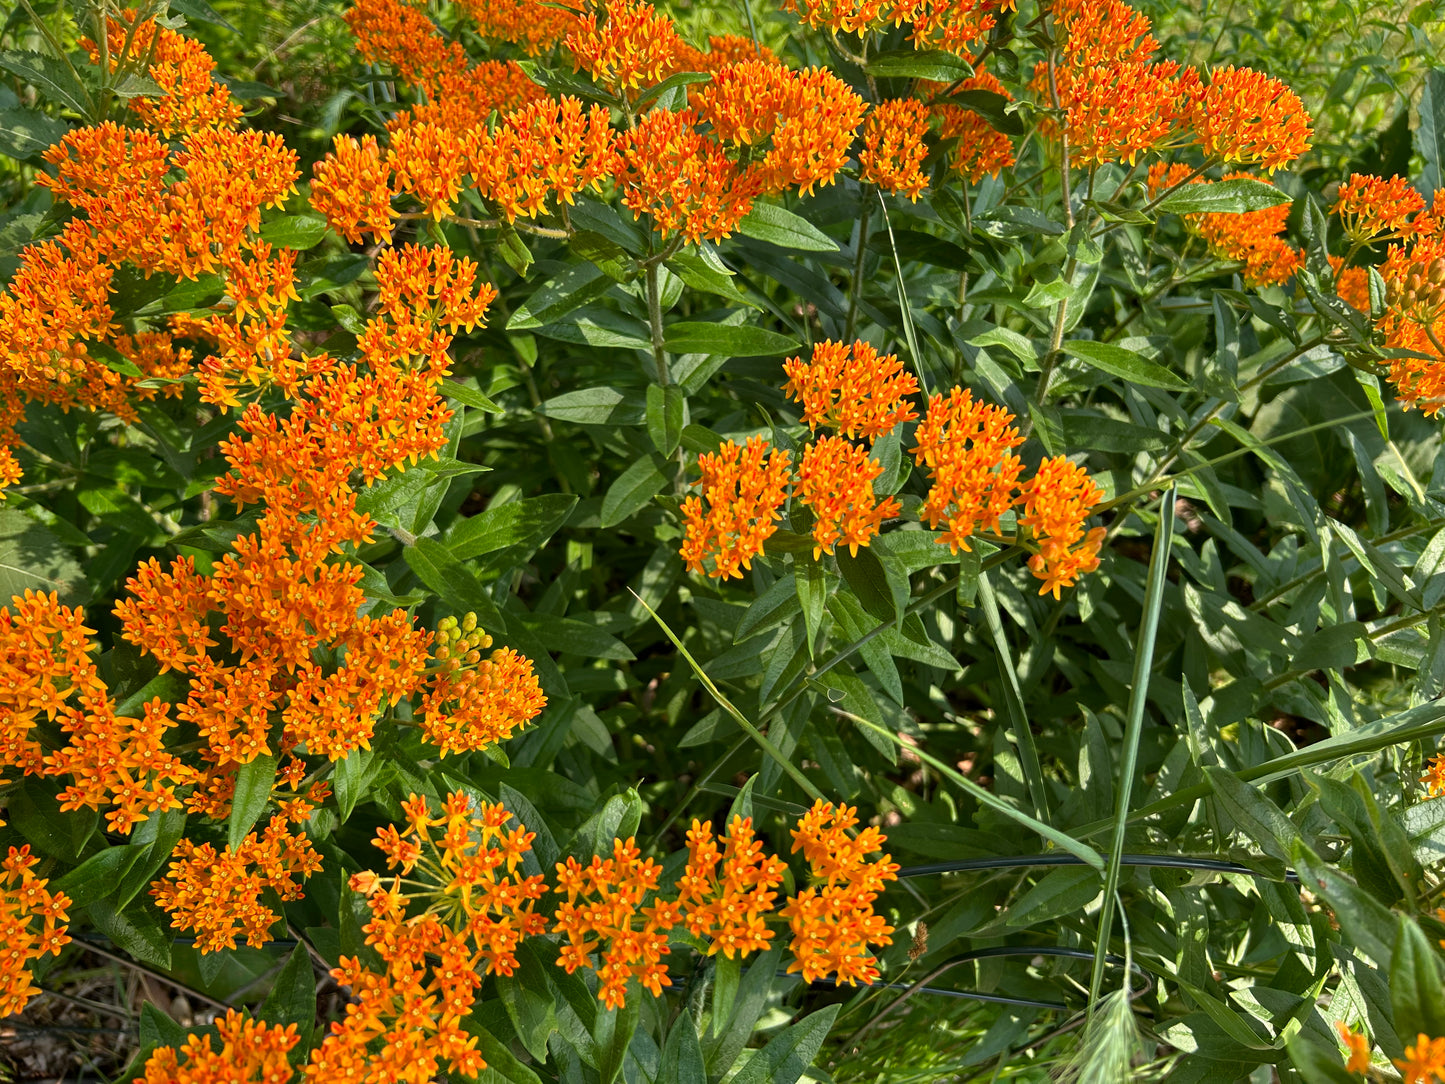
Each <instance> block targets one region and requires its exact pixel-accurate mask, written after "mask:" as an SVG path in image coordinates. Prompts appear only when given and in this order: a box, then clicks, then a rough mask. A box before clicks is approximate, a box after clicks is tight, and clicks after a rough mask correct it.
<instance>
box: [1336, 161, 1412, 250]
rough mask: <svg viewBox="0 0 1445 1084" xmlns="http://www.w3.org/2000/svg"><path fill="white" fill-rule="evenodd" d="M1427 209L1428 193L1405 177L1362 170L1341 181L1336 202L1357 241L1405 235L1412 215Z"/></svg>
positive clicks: (1338, 210)
mask: <svg viewBox="0 0 1445 1084" xmlns="http://www.w3.org/2000/svg"><path fill="white" fill-rule="evenodd" d="M1424 209H1425V197H1424V196H1422V195H1420V193H1419V192H1416V191H1415V189H1414V188H1412V187H1410V182H1409V181H1407V180H1406V179H1405V178H1404V177H1398V176H1397V177H1391V178H1390V179H1389V180H1388V181H1387V180H1385V179H1383V178H1381V177H1372V176H1367V175H1364V174H1359V173H1352V174H1350V179H1349V180H1348V181H1347V182H1346V183H1344V184H1342V185H1340V193H1339V196H1338V198H1336V200H1335V205H1334V206H1333V207H1332V208H1330V210H1332V211H1333V212H1334V213H1335V214H1337V215H1339V216H1340V219H1341V221H1342V222H1343V223H1344V227H1345V233H1346V235H1347V236H1349V237H1350V238H1351V239H1352V240H1355V241H1369V240H1371V239H1373V238H1375V237H1376V235H1377V234H1382V233H1383V234H1388V235H1389V236H1391V237H1403V236H1405V235H1407V234H1408V233H1410V232H1411V223H1410V219H1411V218H1412V217H1413V216H1414V215H1416V214H1417V213H1419V212H1420V211H1423V210H1424Z"/></svg>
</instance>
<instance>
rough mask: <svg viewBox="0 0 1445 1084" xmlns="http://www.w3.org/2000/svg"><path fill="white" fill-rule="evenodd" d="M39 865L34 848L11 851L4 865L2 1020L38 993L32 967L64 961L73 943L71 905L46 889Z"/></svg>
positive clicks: (0, 884)
mask: <svg viewBox="0 0 1445 1084" xmlns="http://www.w3.org/2000/svg"><path fill="white" fill-rule="evenodd" d="M39 864H40V860H39V859H38V858H34V857H32V856H31V854H30V845H29V844H26V845H25V846H23V847H18V848H17V847H11V848H10V853H9V854H8V855H7V856H6V858H5V861H4V862H0V870H3V871H4V874H3V876H0V1017H5V1016H9V1015H10V1014H12V1013H17V1012H19V1011H20V1010H21V1009H23V1008H25V1006H26V1004H27V1003H28V1002H29V1001H30V999H31V998H32V997H34V996H35V994H36V993H37V992H38V990H37V988H36V986H35V982H34V980H33V979H32V978H31V976H30V968H29V963H30V961H31V960H38V959H40V957H42V956H45V955H47V954H50V953H53V954H55V955H59V953H60V950H61V949H62V948H64V947H65V946H66V945H67V944H69V943H70V935H69V934H68V933H66V927H65V923H66V919H67V918H68V917H69V916H68V914H67V911H66V909H67V908H68V907H69V906H70V899H69V898H68V897H67V896H66V895H65V893H63V892H50V891H48V890H47V889H46V887H45V886H46V885H47V884H49V883H50V882H49V881H47V880H46V879H45V878H44V877H37V876H35V873H34V869H35V867H36V866H37V865H39ZM37 920H38V922H39V928H38V929H37V928H36V924H37Z"/></svg>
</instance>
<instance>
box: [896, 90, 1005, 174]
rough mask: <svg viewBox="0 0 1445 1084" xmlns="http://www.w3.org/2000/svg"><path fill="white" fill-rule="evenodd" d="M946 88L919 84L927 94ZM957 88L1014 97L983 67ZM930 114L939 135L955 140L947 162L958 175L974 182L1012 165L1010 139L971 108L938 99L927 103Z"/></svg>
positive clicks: (931, 95)
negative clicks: (935, 122)
mask: <svg viewBox="0 0 1445 1084" xmlns="http://www.w3.org/2000/svg"><path fill="white" fill-rule="evenodd" d="M946 89H948V88H947V87H946V86H945V85H944V84H943V83H930V82H927V81H920V82H919V84H918V90H919V93H921V94H927V95H929V96H930V97H933V96H936V95H939V94H942V93H943V91H945V90H946ZM958 90H959V91H960V92H967V91H971V90H982V91H987V92H988V93H990V94H997V95H1000V96H1001V97H1003V98H1005V99H1012V97H1013V95H1011V94H1009V92H1008V91H1007V90H1006V89H1005V88H1004V85H1003V84H1002V83H1000V82H999V81H998V80H997V79H996V78H994V76H993V74H992V73H991V72H988V71H985V70H984V69H982V68H979V69H977V70H976V71H975V72H974V74H973V75H971V76H970V77H969V78H967V79H965V80H963V82H961V83H959V84H958ZM929 113H930V116H933V117H937V118H938V120H939V129H938V134H939V136H941V137H942V138H943V139H951V140H954V147H953V156H952V158H951V159H950V161H949V164H950V165H951V166H952V168H953V171H954V172H955V173H957V174H958V175H959V176H961V177H967V178H968V180H969V181H970V182H971V183H973V184H977V183H978V182H979V181H980V180H982V179H983V177H984V176H985V175H991V176H995V177H996V176H998V175H999V173H1001V172H1002V171H1003V170H1005V169H1007V168H1008V167H1009V166H1011V165H1013V164H1014V145H1013V141H1012V140H1011V139H1009V137H1008V136H1007V135H1005V134H1004V133H1003V132H1000V131H999V130H998V129H997V128H995V127H993V125H991V124H989V123H988V121H986V120H984V119H983V117H981V116H979V115H978V114H977V113H975V112H974V111H973V110H971V109H968V108H966V107H965V106H962V105H957V104H955V103H954V102H952V101H950V100H948V99H940V100H938V101H936V102H934V103H933V104H932V105H931V106H930V109H929Z"/></svg>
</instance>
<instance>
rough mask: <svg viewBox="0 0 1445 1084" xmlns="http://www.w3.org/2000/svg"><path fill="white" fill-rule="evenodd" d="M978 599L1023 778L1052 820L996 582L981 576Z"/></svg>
mask: <svg viewBox="0 0 1445 1084" xmlns="http://www.w3.org/2000/svg"><path fill="white" fill-rule="evenodd" d="M978 601H979V605H980V606H982V607H983V617H984V621H985V622H986V623H987V624H988V632H989V635H990V636H992V637H993V649H994V653H995V654H996V655H997V656H998V670H999V675H1000V676H1001V677H1002V678H1003V698H1004V704H1005V705H1006V706H1007V708H1008V717H1009V724H1010V725H1011V726H1012V727H1013V732H1014V745H1015V746H1016V747H1017V748H1018V751H1019V763H1020V764H1021V765H1022V766H1023V770H1024V779H1025V780H1026V781H1027V782H1028V785H1029V795H1030V796H1031V797H1032V798H1033V800H1034V812H1035V813H1037V814H1038V815H1039V816H1040V817H1042V818H1043V819H1044V820H1046V821H1048V820H1052V819H1053V817H1052V816H1051V815H1050V812H1049V794H1048V791H1046V790H1045V789H1044V770H1043V767H1042V765H1040V764H1039V750H1038V747H1037V746H1036V745H1035V744H1034V732H1033V731H1032V730H1030V729H1029V720H1028V716H1027V714H1025V712H1024V696H1023V690H1022V688H1020V686H1019V675H1018V671H1016V670H1015V669H1014V664H1013V648H1012V647H1011V646H1010V644H1009V642H1008V637H1007V636H1006V635H1005V634H1004V630H1003V622H1002V621H1001V620H1000V619H999V614H998V599H997V598H995V597H994V593H993V585H992V584H991V583H989V580H988V577H987V576H979V578H978Z"/></svg>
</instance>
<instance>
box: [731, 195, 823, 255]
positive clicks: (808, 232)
mask: <svg viewBox="0 0 1445 1084" xmlns="http://www.w3.org/2000/svg"><path fill="white" fill-rule="evenodd" d="M738 232H739V233H741V234H742V235H743V236H744V237H751V238H754V239H755V240H758V241H767V242H768V243H769V244H773V245H777V246H778V247H779V248H794V249H800V250H802V251H804V252H837V251H838V243H837V242H836V241H834V240H833V239H832V238H831V237H829V236H828V235H827V234H826V233H824V232H823V231H822V230H820V229H818V227H816V226H814V225H813V224H812V223H811V222H809V221H808V220H807V219H806V218H801V217H799V216H798V215H795V214H793V212H792V211H786V210H784V209H783V208H781V207H779V206H777V205H776V204H773V203H754V204H753V209H752V210H751V211H749V212H748V213H747V216H746V217H745V218H744V219H743V220H742V221H741V222H739V223H738Z"/></svg>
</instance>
